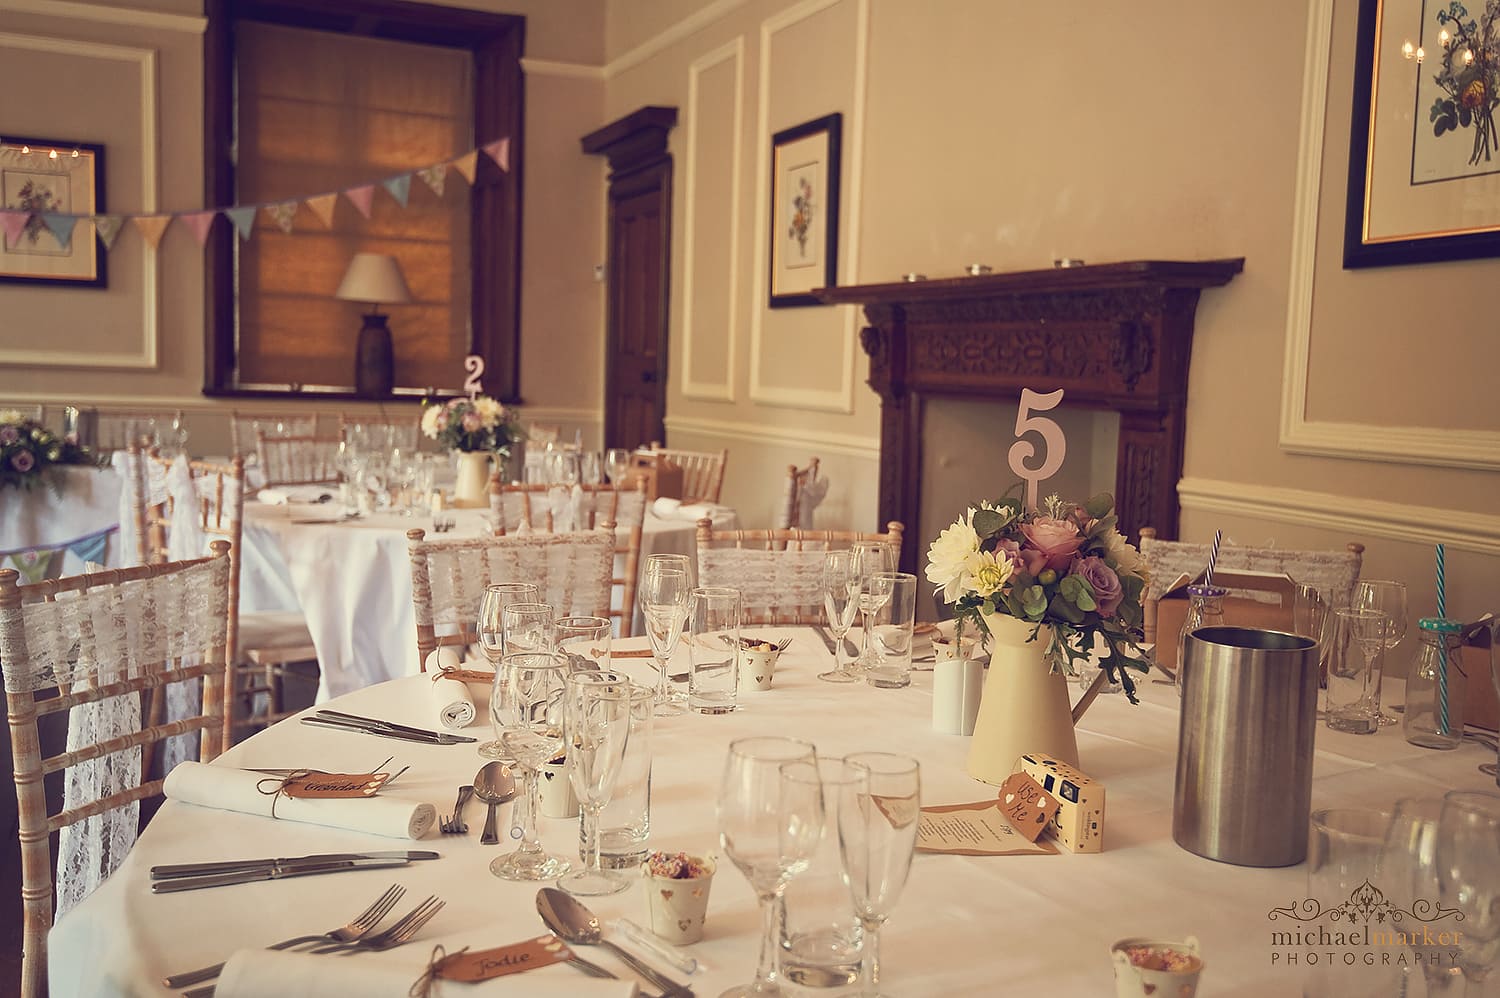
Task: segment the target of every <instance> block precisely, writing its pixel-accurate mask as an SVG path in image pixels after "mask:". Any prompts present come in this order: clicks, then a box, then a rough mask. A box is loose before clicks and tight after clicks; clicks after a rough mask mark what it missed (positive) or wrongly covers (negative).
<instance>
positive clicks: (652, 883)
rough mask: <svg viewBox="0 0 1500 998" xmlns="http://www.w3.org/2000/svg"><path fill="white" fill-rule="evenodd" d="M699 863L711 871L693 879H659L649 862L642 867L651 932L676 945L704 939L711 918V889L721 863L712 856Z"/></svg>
mask: <svg viewBox="0 0 1500 998" xmlns="http://www.w3.org/2000/svg"><path fill="white" fill-rule="evenodd" d="M698 862H699V863H700V864H701V865H702V866H703V867H705V868H706V870H707V872H706V873H704V874H703V875H702V876H699V877H689V878H677V877H660V876H656V875H655V874H653V873H652V872H651V864H650V863H649V862H648V863H643V864H641V873H642V875H643V876H642V879H643V880H644V881H645V884H646V908H647V913H648V915H649V916H650V919H651V931H652V932H653V933H655V934H656V935H657V936H658V937H660V938H661V939H664V940H666V941H667V942H669V943H671V944H673V945H674V946H685V945H687V944H688V943H695V942H697V941H698V940H700V939H702V938H703V922H704V919H705V918H707V916H708V890H709V888H710V887H711V886H712V885H713V880H714V873H715V872H716V871H717V870H718V863H717V862H716V861H715V860H714V858H713V857H712V856H708V857H706V858H703V859H699V860H698Z"/></svg>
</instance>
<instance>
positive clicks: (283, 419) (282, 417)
mask: <svg viewBox="0 0 1500 998" xmlns="http://www.w3.org/2000/svg"><path fill="white" fill-rule="evenodd" d="M262 432H263V433H265V435H266V436H268V437H316V436H317V435H318V414H317V413H315V412H240V411H239V410H238V409H236V410H233V411H231V412H230V413H229V433H230V439H231V440H232V441H233V446H234V455H235V456H236V457H246V458H248V457H249V456H250V455H251V454H254V453H255V452H256V449H255V448H256V440H255V435H256V434H257V433H262Z"/></svg>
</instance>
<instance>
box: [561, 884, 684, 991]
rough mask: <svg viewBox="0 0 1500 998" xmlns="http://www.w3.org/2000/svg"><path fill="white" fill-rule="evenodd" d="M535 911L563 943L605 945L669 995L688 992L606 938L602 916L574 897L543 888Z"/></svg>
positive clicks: (563, 892)
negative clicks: (600, 920)
mask: <svg viewBox="0 0 1500 998" xmlns="http://www.w3.org/2000/svg"><path fill="white" fill-rule="evenodd" d="M536 910H537V914H539V915H541V916H542V921H543V922H544V923H546V925H547V928H549V929H551V930H552V931H553V932H555V933H557V934H558V935H559V936H561V937H562V938H563V941H564V942H567V943H572V944H573V945H575V946H579V945H581V946H604V947H606V948H608V949H609V950H610V951H611V952H612V953H614V954H615V956H618V957H619V958H620V959H621V960H624V961H625V962H626V963H628V964H629V965H630V966H631V968H632V969H633V970H635V972H636V973H637V974H640V975H641V976H642V977H644V978H645V979H646V980H648V981H650V982H651V984H652V986H654V987H658V988H661V989H662V991H663V992H665V993H666V994H668V995H674V994H682V993H684V992H686V991H687V988H686V987H685V986H684V985H681V984H678V983H677V982H676V981H674V980H672V979H671V978H670V977H668V976H666V975H665V974H662V973H660V972H658V971H655V970H653V969H651V968H650V967H649V966H647V965H646V964H644V963H642V962H641V961H640V960H638V959H636V957H635V955H634V954H632V953H629V952H627V951H626V950H623V949H621V948H620V947H618V946H616V945H615V944H614V943H612V942H610V941H609V940H608V939H605V938H604V930H603V929H601V928H600V927H599V916H597V915H595V914H594V913H593V912H592V911H590V910H589V909H588V906H587V905H585V904H584V903H583V902H582V901H579V900H578V899H577V898H575V897H573V895H571V894H568V893H566V892H565V891H560V890H558V889H557V888H556V887H543V888H542V889H541V890H539V891H537V892H536ZM689 993H690V992H689Z"/></svg>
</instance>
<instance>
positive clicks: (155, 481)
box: [109, 450, 196, 566]
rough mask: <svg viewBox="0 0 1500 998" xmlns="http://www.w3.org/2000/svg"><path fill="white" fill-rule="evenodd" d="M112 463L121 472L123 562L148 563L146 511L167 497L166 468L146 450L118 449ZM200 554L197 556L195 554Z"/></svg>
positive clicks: (111, 459)
mask: <svg viewBox="0 0 1500 998" xmlns="http://www.w3.org/2000/svg"><path fill="white" fill-rule="evenodd" d="M109 461H110V465H111V466H112V467H113V468H114V469H115V473H116V474H118V475H119V476H120V481H121V482H122V483H123V485H122V486H121V488H120V564H121V565H126V566H129V565H144V564H145V563H146V537H145V534H144V533H143V529H144V522H143V521H144V519H145V511H146V508H147V507H148V506H158V505H161V504H162V503H165V502H166V501H167V476H166V471H165V469H164V468H162V467H161V466H160V465H159V464H158V463H157V462H155V461H152V460H151V459H150V456H149V455H147V454H146V453H145V452H143V451H135V452H131V451H129V450H117V451H115V452H114V453H113V454H111V455H110V456H109ZM195 557H196V556H195Z"/></svg>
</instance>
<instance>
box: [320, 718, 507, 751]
mask: <svg viewBox="0 0 1500 998" xmlns="http://www.w3.org/2000/svg"><path fill="white" fill-rule="evenodd" d="M302 723H303V724H313V725H317V726H319V727H324V728H338V729H340V730H343V731H358V732H362V733H364V734H367V735H378V736H379V737H381V738H396V739H399V740H400V741H404V742H420V743H423V744H427V745H459V744H463V743H466V742H477V741H478V740H479V739H477V738H470V737H469V736H468V735H455V734H453V733H452V732H449V731H428V730H427V729H426V728H413V727H410V726H408V725H405V724H397V723H395V722H394V721H382V720H380V719H378V718H374V717H360V716H359V715H358V714H345V713H343V712H342V711H337V710H316V711H313V712H312V713H311V714H308V715H306V716H304V717H303V718H302Z"/></svg>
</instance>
